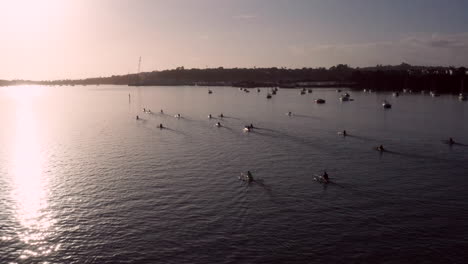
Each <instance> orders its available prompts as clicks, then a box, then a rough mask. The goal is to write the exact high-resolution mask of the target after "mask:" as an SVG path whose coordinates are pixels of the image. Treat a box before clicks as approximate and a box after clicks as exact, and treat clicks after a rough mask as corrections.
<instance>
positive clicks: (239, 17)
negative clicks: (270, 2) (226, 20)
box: [232, 14, 257, 20]
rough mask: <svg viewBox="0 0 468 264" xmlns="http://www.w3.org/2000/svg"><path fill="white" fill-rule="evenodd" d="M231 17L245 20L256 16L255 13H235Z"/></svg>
mask: <svg viewBox="0 0 468 264" xmlns="http://www.w3.org/2000/svg"><path fill="white" fill-rule="evenodd" d="M232 18H234V19H240V20H247V19H254V18H257V15H253V14H241V15H235V16H233V17H232Z"/></svg>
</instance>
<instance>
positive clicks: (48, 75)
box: [0, 0, 468, 80]
mask: <svg viewBox="0 0 468 264" xmlns="http://www.w3.org/2000/svg"><path fill="white" fill-rule="evenodd" d="M0 10H1V15H0V36H1V39H0V40H1V45H0V79H20V78H21V79H35V80H39V79H62V78H84V77H97V76H109V75H113V74H127V73H128V72H135V71H136V70H137V67H138V57H139V56H142V71H152V70H162V69H168V68H175V67H177V66H184V67H185V68H192V67H197V68H205V67H207V66H208V67H219V66H223V67H254V66H257V67H270V66H277V67H283V66H284V67H294V68H296V67H318V66H324V67H329V66H332V65H335V64H338V63H346V64H350V65H351V66H369V65H375V64H399V63H401V62H402V61H404V62H408V63H410V64H422V65H455V66H461V65H465V66H466V65H468V0H446V1H442V0H435V1H433V0H401V1H400V0H387V1H384V0H341V1H338V0H323V1H318V0H317V1H313V0H308V1H307V0H304V1H302V0H289V1H286V0H230V1H228V0H180V1H179V0H165V1H162V0H161V1H158V0H42V1H41V0H0Z"/></svg>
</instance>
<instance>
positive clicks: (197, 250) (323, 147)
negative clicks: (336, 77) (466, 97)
mask: <svg viewBox="0 0 468 264" xmlns="http://www.w3.org/2000/svg"><path fill="white" fill-rule="evenodd" d="M210 89H211V90H212V91H213V93H212V94H208V88H205V87H126V86H75V87H39V86H29V87H2V88H0V120H1V124H2V128H1V130H0V145H1V146H2V147H1V148H0V263H177V264H181V263H280V262H283V263H313V262H342V263H349V262H387V263H402V262H423V261H431V262H438V263H462V262H463V261H464V259H465V258H466V257H468V253H467V252H468V245H467V242H466V237H467V235H468V224H467V223H468V210H466V208H468V191H467V190H468V179H467V178H466V175H467V171H468V162H467V161H468V160H467V159H468V103H467V102H460V101H458V100H457V97H456V96H449V95H444V96H441V97H437V98H433V97H430V96H428V95H420V94H411V95H410V94H404V95H402V96H400V97H392V96H391V94H390V93H363V92H353V91H349V93H350V94H351V97H352V98H354V101H351V102H340V101H339V100H338V97H339V96H340V94H339V93H337V92H335V90H334V89H314V90H313V92H312V93H310V94H306V95H302V96H301V95H300V94H299V91H298V90H286V89H280V90H279V91H278V93H277V95H275V96H273V98H272V99H269V100H268V99H266V97H265V96H266V93H267V91H268V89H266V88H265V89H261V92H259V93H258V92H257V90H256V89H252V90H251V92H250V93H245V92H242V91H240V90H238V89H236V88H232V87H210ZM129 94H130V97H129V96H128V95H129ZM317 98H323V99H325V100H326V103H325V104H323V105H318V104H315V103H314V99H317ZM385 99H386V100H387V101H388V102H389V103H391V104H392V109H387V110H385V109H383V107H382V101H383V100H385ZM143 108H146V109H150V110H151V111H152V112H151V114H150V113H143V111H142V110H143ZM160 109H163V110H164V114H161V113H160ZM289 111H291V112H292V113H293V114H292V116H288V115H287V114H286V113H288V112H289ZM221 113H223V114H224V118H219V117H218V115H219V114H221ZM176 114H181V118H175V117H174V115H176ZM208 114H212V116H213V119H208V118H207V116H208ZM136 115H138V116H139V117H140V120H136V118H135V117H136ZM216 122H220V123H221V124H222V127H216V126H214V125H215V123H216ZM160 123H162V124H163V125H164V126H165V127H166V128H165V129H160V128H158V127H157V125H159V124H160ZM250 123H252V124H253V125H254V126H255V127H256V128H255V129H254V130H253V131H252V132H249V133H246V132H243V131H242V129H243V127H244V125H247V124H250ZM343 129H346V131H347V133H348V136H347V137H343V136H341V135H338V134H337V132H338V131H342V130H343ZM449 137H453V138H454V140H455V141H456V142H457V143H458V144H454V145H448V144H446V143H445V142H444V140H447V139H448V138H449ZM380 144H383V145H384V146H385V148H386V149H387V150H388V151H387V152H384V153H379V152H377V151H376V150H375V147H376V146H378V145H380ZM324 169H326V170H327V172H328V174H329V175H330V178H331V180H332V183H330V184H326V185H324V184H321V183H319V182H317V181H314V176H315V175H317V174H321V173H322V172H323V170H324ZM247 170H250V171H252V173H253V175H254V178H255V181H253V182H251V183H247V182H244V181H240V180H239V178H238V177H239V175H240V173H241V172H245V171H247Z"/></svg>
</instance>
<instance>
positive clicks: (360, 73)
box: [0, 63, 468, 93]
mask: <svg viewBox="0 0 468 264" xmlns="http://www.w3.org/2000/svg"><path fill="white" fill-rule="evenodd" d="M466 76H467V69H466V68H464V67H459V68H455V67H428V66H412V65H409V64H406V63H402V64H400V65H396V66H382V65H378V66H375V67H366V68H352V67H349V66H348V65H345V64H339V65H337V66H333V67H330V68H328V69H326V68H302V69H288V68H276V67H273V68H253V69H246V68H229V69H225V68H222V67H219V68H211V69H184V68H183V67H178V68H176V69H173V70H164V71H152V72H142V73H138V74H126V75H112V76H110V77H98V78H87V79H79V80H69V79H67V80H55V81H28V80H13V81H6V80H3V81H2V80H0V86H13V85H27V84H35V85H54V86H57V85H58V86H64V85H67V86H70V85H71V86H73V85H105V84H110V85H129V86H180V85H193V86H205V87H206V86H233V87H240V88H259V87H280V88H290V89H294V88H335V87H336V88H338V87H348V88H356V89H367V90H374V91H379V90H383V91H401V90H404V89H405V90H411V91H415V92H417V91H433V92H437V93H464V92H465V91H468V87H467V86H468V80H466V79H467V78H466Z"/></svg>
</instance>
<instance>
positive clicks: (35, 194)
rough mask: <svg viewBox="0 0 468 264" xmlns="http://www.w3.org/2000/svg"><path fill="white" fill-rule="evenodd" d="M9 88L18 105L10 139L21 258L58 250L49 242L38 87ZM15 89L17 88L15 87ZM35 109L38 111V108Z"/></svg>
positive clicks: (11, 171)
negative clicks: (36, 100)
mask: <svg viewBox="0 0 468 264" xmlns="http://www.w3.org/2000/svg"><path fill="white" fill-rule="evenodd" d="M9 89H10V90H9V91H7V92H8V94H9V95H11V98H12V99H13V101H14V104H15V115H14V116H15V119H14V121H13V122H14V124H15V129H14V133H15V135H14V140H13V141H12V142H11V149H10V153H11V154H12V155H11V162H10V164H11V165H10V173H9V174H10V176H11V179H12V185H13V190H12V200H13V201H14V202H15V205H14V210H15V211H14V214H15V215H14V217H15V218H16V219H17V221H18V223H19V226H18V228H17V230H16V232H15V233H16V234H15V235H16V236H17V238H18V239H19V240H20V241H21V242H22V243H24V244H25V245H26V246H25V247H22V249H21V252H19V254H20V259H29V258H33V257H42V256H45V255H48V254H50V253H51V252H53V251H54V250H56V249H58V248H57V245H51V244H49V243H48V242H47V239H48V236H49V235H50V234H51V232H52V225H53V221H52V219H51V217H50V212H49V208H48V204H47V196H48V193H47V192H48V186H47V184H48V183H47V178H46V177H45V175H43V173H42V171H43V168H44V165H45V159H44V155H43V154H42V153H41V145H40V142H39V140H38V139H39V129H38V128H39V127H38V120H37V119H36V117H35V115H36V113H37V112H36V111H37V109H35V107H34V103H35V99H36V98H37V97H38V95H39V93H40V90H39V89H41V88H39V87H34V86H32V87H15V88H13V87H10V88H9ZM13 89H14V90H13ZM35 110H36V111H35Z"/></svg>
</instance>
